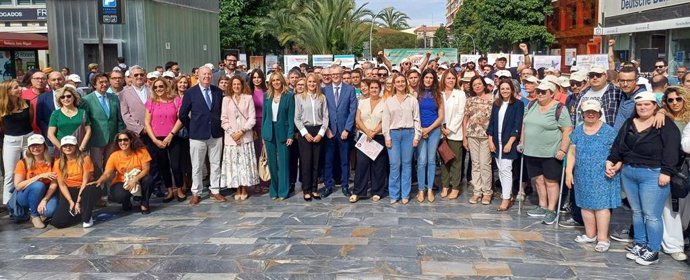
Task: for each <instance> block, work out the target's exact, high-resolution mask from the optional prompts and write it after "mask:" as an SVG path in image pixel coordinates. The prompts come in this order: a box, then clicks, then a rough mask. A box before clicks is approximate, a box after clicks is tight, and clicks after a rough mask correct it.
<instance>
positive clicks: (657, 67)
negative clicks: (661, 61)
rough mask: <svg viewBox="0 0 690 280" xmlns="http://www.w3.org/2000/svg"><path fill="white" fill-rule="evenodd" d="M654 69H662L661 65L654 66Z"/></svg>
mask: <svg viewBox="0 0 690 280" xmlns="http://www.w3.org/2000/svg"><path fill="white" fill-rule="evenodd" d="M654 67H656V69H660V68H664V66H663V65H655V66H654Z"/></svg>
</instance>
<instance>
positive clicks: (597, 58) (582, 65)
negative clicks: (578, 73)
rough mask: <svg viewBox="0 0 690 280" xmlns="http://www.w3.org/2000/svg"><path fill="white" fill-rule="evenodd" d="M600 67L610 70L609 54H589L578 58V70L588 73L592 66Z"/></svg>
mask: <svg viewBox="0 0 690 280" xmlns="http://www.w3.org/2000/svg"><path fill="white" fill-rule="evenodd" d="M594 65H599V66H601V67H604V69H609V57H608V55H607V54H587V55H578V56H577V68H578V69H580V70H584V71H588V70H589V69H590V68H592V66H594Z"/></svg>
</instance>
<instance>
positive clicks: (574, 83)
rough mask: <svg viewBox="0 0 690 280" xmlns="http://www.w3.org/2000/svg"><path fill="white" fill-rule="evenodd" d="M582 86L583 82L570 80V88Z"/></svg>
mask: <svg viewBox="0 0 690 280" xmlns="http://www.w3.org/2000/svg"><path fill="white" fill-rule="evenodd" d="M582 84H584V83H583V82H578V81H575V80H570V86H572V87H581V86H582Z"/></svg>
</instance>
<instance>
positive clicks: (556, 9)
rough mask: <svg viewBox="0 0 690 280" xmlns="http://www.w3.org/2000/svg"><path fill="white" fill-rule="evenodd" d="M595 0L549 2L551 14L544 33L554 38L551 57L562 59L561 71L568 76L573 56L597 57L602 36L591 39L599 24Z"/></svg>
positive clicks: (596, 0) (597, 4)
mask: <svg viewBox="0 0 690 280" xmlns="http://www.w3.org/2000/svg"><path fill="white" fill-rule="evenodd" d="M598 2H599V1H598V0H557V1H552V2H551V5H552V6H553V14H552V15H551V16H548V17H547V19H546V27H547V30H548V31H549V32H550V33H551V34H554V36H556V42H555V43H554V44H553V45H552V46H551V54H558V55H561V71H563V72H570V66H571V65H572V63H573V61H572V60H573V59H574V58H575V56H574V55H578V54H580V55H582V54H599V53H600V52H601V41H602V39H601V36H594V27H596V26H597V24H598V14H599V13H598V7H599V3H598Z"/></svg>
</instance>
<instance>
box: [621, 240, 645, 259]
mask: <svg viewBox="0 0 690 280" xmlns="http://www.w3.org/2000/svg"><path fill="white" fill-rule="evenodd" d="M643 248H644V246H642V245H640V244H635V245H634V246H633V247H632V248H631V249H630V252H629V253H627V254H625V257H626V258H628V259H629V260H633V261H634V260H637V259H638V258H639V257H640V251H642V249H643Z"/></svg>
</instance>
